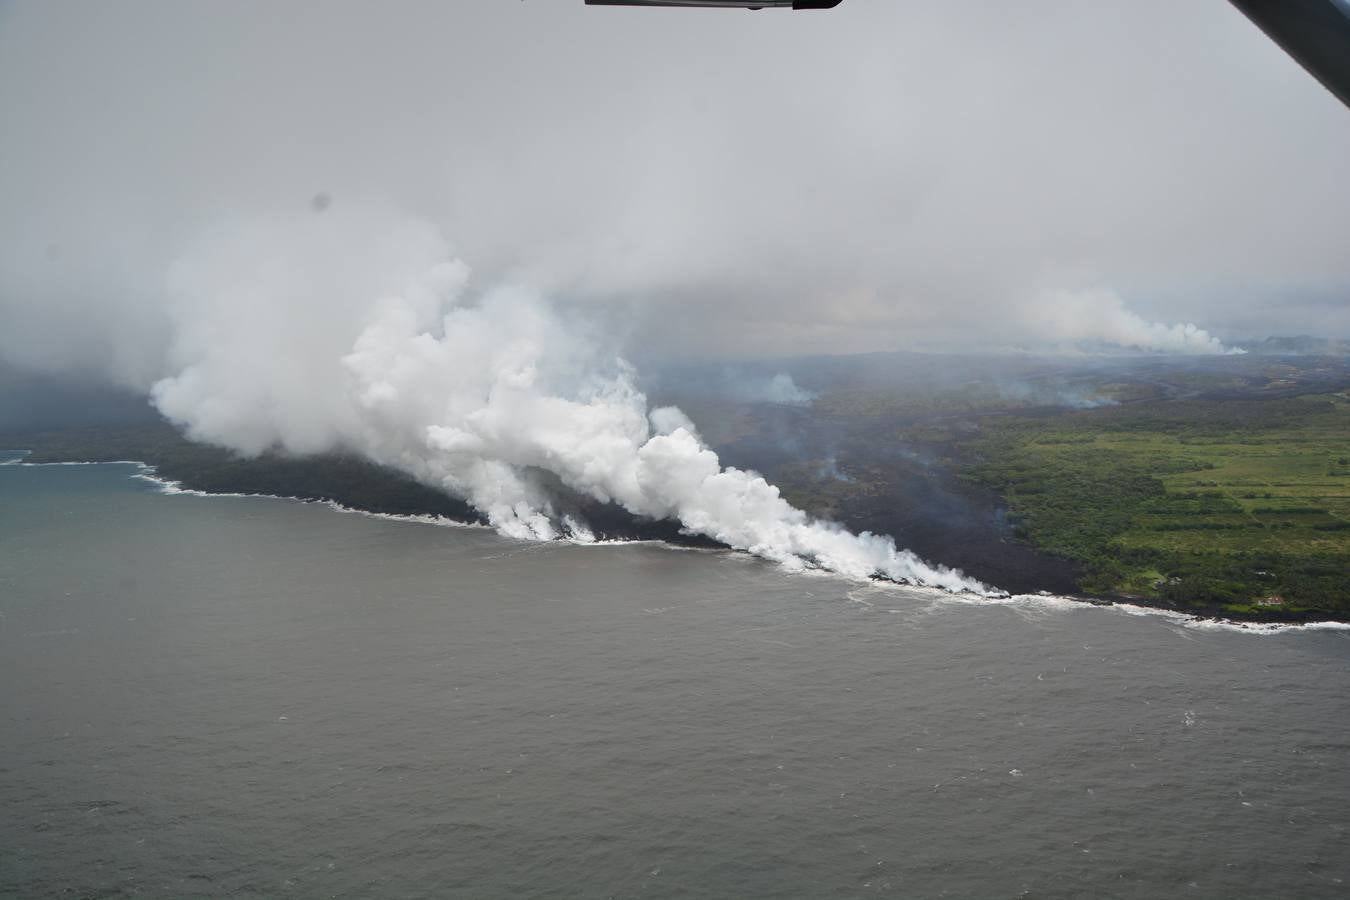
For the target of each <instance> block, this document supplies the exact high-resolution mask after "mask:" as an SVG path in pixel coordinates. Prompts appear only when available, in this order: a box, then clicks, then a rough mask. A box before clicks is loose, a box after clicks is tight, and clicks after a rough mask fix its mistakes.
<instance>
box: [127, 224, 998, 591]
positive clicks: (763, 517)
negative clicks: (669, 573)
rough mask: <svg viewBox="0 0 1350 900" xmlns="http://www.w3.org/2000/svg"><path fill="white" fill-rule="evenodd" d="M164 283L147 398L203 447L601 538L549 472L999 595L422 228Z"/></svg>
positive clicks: (724, 526)
mask: <svg viewBox="0 0 1350 900" xmlns="http://www.w3.org/2000/svg"><path fill="white" fill-rule="evenodd" d="M167 293H168V298H169V300H168V316H169V319H170V321H171V323H172V329H171V331H172V339H171V341H170V350H169V353H168V356H169V360H170V366H171V369H172V373H171V374H169V375H167V376H165V377H163V378H161V379H159V380H157V381H156V382H155V383H154V385H153V387H152V389H151V396H152V398H153V402H154V404H155V406H156V407H157V408H158V409H159V410H160V411H161V412H162V413H163V414H164V415H165V416H167V417H168V418H169V419H170V420H171V421H173V422H175V423H176V424H178V425H179V426H180V427H182V428H183V429H184V430H185V432H186V433H187V435H188V436H189V437H191V438H193V439H194V440H198V441H205V442H210V443H213V444H218V445H222V446H225V447H229V448H232V449H234V450H237V451H239V452H241V453H244V454H257V453H260V452H263V451H265V450H268V449H271V448H282V449H284V450H287V451H291V452H295V453H316V452H320V451H326V450H332V449H344V450H349V451H355V452H357V453H359V454H361V455H363V456H364V457H366V458H368V459H370V460H371V461H373V462H376V463H379V464H381V465H386V466H390V467H393V468H396V469H399V470H401V471H404V472H407V473H409V474H411V475H412V476H414V477H415V478H417V479H418V480H420V481H422V482H423V483H425V484H428V485H432V486H435V487H437V488H439V489H441V490H444V491H446V492H448V493H450V494H453V495H455V496H457V497H462V498H464V499H466V500H467V501H468V502H470V503H471V504H472V505H473V506H474V507H476V508H477V509H478V510H479V511H480V512H481V513H482V514H483V515H484V516H485V518H486V519H487V520H488V521H489V522H490V523H491V524H492V525H493V527H495V528H496V529H497V530H498V531H500V532H501V533H503V534H505V535H508V536H510V537H514V538H518V539H523V540H550V539H554V538H560V537H566V538H571V539H576V540H583V541H585V540H591V539H593V538H592V537H591V535H590V532H589V530H588V529H587V527H586V525H585V523H584V522H579V521H576V520H574V519H572V518H570V517H568V516H563V515H560V514H559V513H558V512H556V511H555V507H554V503H553V498H552V497H551V496H550V493H549V491H548V488H547V486H546V484H545V481H546V479H545V478H544V477H543V473H548V474H550V475H552V476H554V477H556V479H558V480H560V481H561V482H562V483H563V484H564V485H566V486H567V487H568V488H571V489H572V490H574V491H577V492H579V493H581V494H583V495H585V496H588V497H592V498H595V499H596V500H598V501H601V502H604V503H615V504H617V505H619V506H621V507H622V508H624V509H625V510H627V511H628V512H630V513H633V514H634V515H637V516H643V517H647V518H652V519H670V520H675V521H678V522H679V523H680V525H681V526H682V528H683V529H684V530H686V531H688V532H690V533H694V534H699V535H704V536H707V537H710V538H713V539H714V540H717V541H720V542H722V543H724V544H727V545H728V546H731V547H733V548H736V549H739V550H744V551H747V552H750V553H752V554H754V555H756V556H760V557H763V558H765V559H769V560H772V561H774V562H777V563H780V564H782V565H783V566H785V567H787V568H789V569H793V570H803V569H808V568H819V569H824V570H827V571H830V572H835V573H838V574H841V575H845V576H848V577H853V578H867V577H873V576H880V577H884V578H889V579H892V580H895V581H900V582H906V583H912V584H921V585H929V586H934V587H941V588H944V589H947V590H951V591H973V592H977V593H981V594H989V593H993V591H992V589H990V588H989V587H987V586H986V585H983V584H981V583H980V582H978V581H976V580H974V579H971V578H968V577H966V576H964V575H963V574H962V573H960V572H959V571H955V570H952V569H949V568H946V567H943V566H940V565H934V564H930V563H927V562H925V561H923V560H922V559H920V558H918V557H917V556H916V555H914V554H913V553H910V552H909V551H906V550H903V549H900V548H897V547H896V545H895V542H894V541H893V540H892V539H891V538H889V537H884V536H880V535H874V534H869V533H865V532H864V533H862V534H852V533H850V532H848V531H847V530H845V529H844V528H842V527H841V526H839V525H837V524H834V523H832V522H827V521H822V520H819V519H815V518H812V517H811V516H809V515H807V514H806V513H804V512H803V511H801V510H799V509H797V508H795V507H793V506H792V505H791V504H789V503H788V502H787V501H786V500H784V499H783V497H782V496H781V494H780V492H779V490H778V488H776V487H775V486H774V485H772V484H770V483H768V482H767V481H766V480H765V479H764V478H762V477H761V476H759V475H758V474H756V473H754V472H752V471H745V470H741V469H737V468H732V467H724V466H722V465H721V463H720V461H719V459H718V456H717V454H716V453H714V452H713V451H712V450H710V449H709V448H708V447H707V446H706V445H705V443H704V442H703V440H702V439H701V438H700V437H699V434H698V431H697V429H696V427H695V426H694V424H693V423H692V422H691V421H690V420H689V419H688V418H687V417H686V416H685V415H684V414H683V413H682V412H680V410H679V409H677V408H675V407H662V408H656V409H649V408H648V403H647V398H646V397H645V395H644V394H643V393H642V392H641V391H640V390H639V389H638V388H637V387H636V386H635V373H634V371H633V369H632V368H631V367H630V366H629V365H628V364H627V363H625V362H624V361H623V359H621V358H620V357H619V356H618V354H617V353H615V352H614V351H613V349H612V347H611V346H610V345H609V343H608V341H607V339H606V338H605V337H604V336H603V333H602V331H601V330H599V329H596V328H594V327H590V326H589V325H588V323H586V322H584V321H581V320H579V319H576V318H574V317H568V316H565V315H563V314H561V313H560V312H559V311H558V310H556V309H555V308H553V307H552V306H550V304H549V303H548V302H547V301H546V300H545V299H544V298H542V297H541V296H539V295H538V294H536V293H532V292H529V291H525V290H521V289H516V288H510V287H500V288H493V289H489V290H486V291H483V292H475V291H473V290H471V288H470V273H469V269H468V268H467V266H465V265H464V264H463V263H461V262H460V261H458V260H457V259H455V258H454V256H453V254H452V252H451V249H450V247H449V245H448V243H447V242H446V241H445V239H444V238H443V237H442V236H441V235H440V233H439V232H438V231H437V229H436V228H435V227H433V226H431V225H430V224H427V223H423V222H417V221H405V222H400V223H398V224H397V225H396V226H392V227H391V226H389V225H388V223H380V224H379V225H378V226H373V227H372V226H369V225H366V224H364V223H363V222H361V221H360V220H359V219H358V218H350V217H341V216H333V217H327V216H325V217H322V218H318V217H312V216H310V217H303V218H299V217H298V218H294V219H289V220H285V219H282V220H274V221H271V222H269V223H266V224H265V225H262V226H256V225H255V226H250V227H248V228H240V229H239V230H237V231H235V232H221V233H218V234H216V235H215V236H214V237H213V239H212V240H211V241H210V242H209V243H205V244H203V245H201V246H199V247H197V248H195V249H194V250H193V251H191V252H190V253H188V254H187V255H186V256H185V257H184V258H183V259H181V260H180V261H178V262H177V263H176V264H175V265H174V266H173V267H172V270H171V272H170V276H169V279H168V292H167ZM780 387H781V386H780Z"/></svg>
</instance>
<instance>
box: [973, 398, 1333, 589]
mask: <svg viewBox="0 0 1350 900" xmlns="http://www.w3.org/2000/svg"><path fill="white" fill-rule="evenodd" d="M972 447H973V449H974V450H975V451H976V452H977V453H978V454H979V457H980V459H981V462H979V463H978V464H977V465H975V466H973V467H972V468H971V469H970V470H969V471H968V477H970V478H972V479H974V480H976V481H979V482H981V483H983V484H987V485H990V486H992V487H994V488H996V489H997V490H999V491H1000V492H1002V493H1003V495H1004V496H1005V497H1006V498H1007V501H1008V504H1009V508H1010V510H1011V511H1012V513H1013V514H1014V515H1015V516H1016V520H1017V525H1018V529H1019V532H1020V534H1022V535H1023V536H1025V537H1026V538H1027V539H1029V540H1030V541H1031V542H1032V543H1034V544H1035V545H1036V546H1038V547H1041V548H1043V549H1046V550H1049V551H1051V552H1055V553H1058V554H1061V555H1064V556H1068V557H1071V558H1074V559H1078V560H1082V561H1084V562H1086V563H1088V564H1089V566H1090V574H1089V575H1088V576H1087V578H1086V579H1085V580H1084V582H1083V585H1082V586H1083V588H1084V589H1086V590H1089V591H1094V592H1107V591H1117V592H1124V593H1131V594H1138V595H1142V596H1147V597H1162V598H1166V599H1171V600H1174V601H1176V602H1179V603H1181V604H1185V605H1209V606H1213V605H1222V606H1225V607H1227V608H1229V609H1234V610H1239V609H1250V608H1253V607H1260V606H1263V605H1269V604H1271V603H1275V602H1278V601H1279V600H1282V601H1283V602H1284V604H1285V605H1286V606H1288V607H1290V608H1310V609H1316V608H1321V609H1335V610H1346V609H1350V394H1347V393H1344V392H1343V393H1339V394H1328V395H1316V396H1304V397H1292V398H1283V399H1262V400H1225V401H1213V400H1207V401H1200V400H1191V401H1175V402H1170V403H1150V404H1139V405H1122V406H1111V407H1103V408H1099V409H1093V410H1084V411H1081V412H1075V413H1066V414H1063V415H1057V416H1043V417H1023V418H1005V419H996V420H985V421H984V422H983V423H982V429H981V436H980V438H979V439H978V440H977V441H975V442H974V443H973V444H972ZM1274 598H1278V599H1274Z"/></svg>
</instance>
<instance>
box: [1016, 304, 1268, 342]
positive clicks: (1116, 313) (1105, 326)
mask: <svg viewBox="0 0 1350 900" xmlns="http://www.w3.org/2000/svg"><path fill="white" fill-rule="evenodd" d="M1033 310H1034V311H1035V312H1036V313H1038V314H1039V316H1040V317H1041V320H1042V321H1043V323H1044V327H1045V330H1046V335H1045V336H1046V339H1047V340H1049V341H1050V342H1052V343H1055V344H1059V345H1061V346H1066V345H1067V347H1068V348H1075V349H1087V350H1094V351H1099V350H1102V349H1109V348H1119V349H1125V350H1135V351H1140V352H1144V353H1184V354H1199V355H1216V354H1237V353H1244V352H1245V351H1244V350H1241V349H1238V348H1229V347H1226V346H1224V344H1223V342H1222V341H1220V340H1219V339H1218V338H1217V337H1215V336H1214V335H1212V334H1210V333H1209V332H1208V331H1205V330H1204V329H1203V328H1200V327H1199V326H1196V325H1192V324H1189V323H1180V324H1165V323H1162V322H1150V321H1148V320H1147V319H1145V318H1143V317H1142V316H1140V315H1138V314H1136V313H1134V312H1132V311H1131V310H1129V309H1127V308H1126V306H1125V301H1124V300H1122V299H1121V297H1120V296H1119V295H1118V294H1116V292H1115V291H1112V290H1108V289H1101V288H1098V289H1092V290H1086V291H1055V292H1052V293H1050V294H1047V295H1045V296H1044V297H1043V298H1042V299H1041V302H1040V303H1039V305H1038V306H1037V307H1034V308H1033Z"/></svg>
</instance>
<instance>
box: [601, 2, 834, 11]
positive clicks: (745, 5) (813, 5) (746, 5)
mask: <svg viewBox="0 0 1350 900" xmlns="http://www.w3.org/2000/svg"><path fill="white" fill-rule="evenodd" d="M841 2H842V0H586V5H587V6H709V7H730V8H732V9H765V8H769V7H774V8H777V7H791V8H792V9H834V8H835V7H836V6H838V5H839V4H840V3H841Z"/></svg>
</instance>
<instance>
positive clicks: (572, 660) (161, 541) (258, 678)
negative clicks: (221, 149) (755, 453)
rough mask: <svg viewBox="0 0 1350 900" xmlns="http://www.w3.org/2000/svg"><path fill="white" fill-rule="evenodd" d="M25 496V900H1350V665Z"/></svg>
mask: <svg viewBox="0 0 1350 900" xmlns="http://www.w3.org/2000/svg"><path fill="white" fill-rule="evenodd" d="M135 472H136V469H135V467H133V466H117V465H108V466H60V467H23V466H3V467H0V722H2V723H3V724H2V725H0V895H4V896H14V897H65V896H70V897H164V898H193V897H350V898H369V897H492V898H495V897H511V898H515V897H557V898H591V897H595V898H604V897H646V898H685V897H688V898H695V897H697V898H723V897H726V898H759V897H764V898H776V897H783V898H787V897H792V898H796V897H802V898H815V897H853V896H857V897H861V896H870V895H874V894H881V895H891V896H898V897H974V898H1018V897H1027V898H1033V897H1035V898H1055V897H1094V898H1095V897H1139V898H1145V897H1147V898H1155V897H1168V898H1184V897H1197V898H1198V897H1213V898H1220V897H1222V898H1230V897H1260V898H1273V897H1300V898H1315V897H1344V896H1346V895H1347V893H1350V715H1347V713H1350V708H1347V705H1348V703H1350V634H1347V632H1345V631H1337V630H1320V631H1319V630H1293V631H1288V632H1283V633H1277V634H1253V633H1243V632H1240V631H1237V630H1232V629H1226V628H1215V627H1212V626H1201V625H1197V624H1195V623H1185V622H1180V621H1174V620H1170V619H1167V618H1164V617H1160V616H1155V615H1131V614H1128V613H1127V612H1125V611H1120V610H1112V609H1099V608H1094V607H1085V606H1078V605H1070V604H1066V603H1061V602H1056V601H1051V600H1044V601H1037V600H1019V601H1015V602H1011V603H1007V604H1002V605H993V604H986V603H976V602H971V601H963V600H958V599H953V598H947V597H943V596H941V595H936V594H933V593H928V592H917V591H911V590H905V589H899V588H894V587H878V586H867V585H857V584H853V583H849V582H846V581H841V580H839V579H835V578H830V577H823V576H792V575H788V574H786V573H783V572H781V571H779V570H777V569H775V568H774V567H773V566H771V565H769V564H765V563H762V562H759V561H756V560H753V559H749V558H746V557H744V556H740V555H733V554H722V553H710V552H698V551H679V550H671V549H666V548H662V547H659V546H652V545H629V546H601V547H576V546H571V545H566V544H547V545H529V544H520V543H515V542H511V541H508V540H505V539H503V538H500V537H498V536H496V535H494V534H492V533H490V532H487V531H484V530H478V529H461V528H443V527H437V526H434V525H427V524H418V523H409V522H397V521H386V520H380V519H374V518H370V517H365V516H358V515H351V514H343V513H341V512H338V511H335V510H332V509H330V508H327V507H325V506H321V505H315V504H310V505H306V504H299V503H294V502H289V501H282V500H273V499H266V498H230V497H224V498H204V497H196V496H168V495H165V494H164V493H162V492H161V491H160V490H159V489H157V488H156V486H155V485H153V484H150V483H147V482H145V481H143V480H137V479H134V478H132V477H130V476H131V475H133V474H135Z"/></svg>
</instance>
